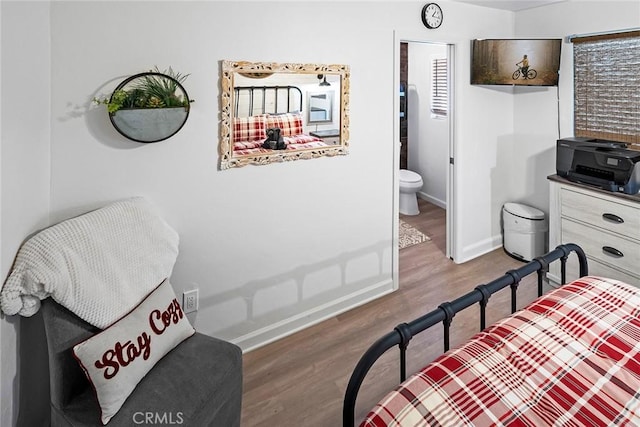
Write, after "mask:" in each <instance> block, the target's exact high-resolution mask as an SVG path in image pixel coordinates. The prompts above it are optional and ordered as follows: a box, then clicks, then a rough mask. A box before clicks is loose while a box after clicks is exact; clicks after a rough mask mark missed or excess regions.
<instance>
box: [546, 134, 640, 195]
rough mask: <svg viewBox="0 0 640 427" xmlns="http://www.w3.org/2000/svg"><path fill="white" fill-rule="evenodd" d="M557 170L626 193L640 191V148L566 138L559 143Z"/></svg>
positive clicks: (567, 175)
mask: <svg viewBox="0 0 640 427" xmlns="http://www.w3.org/2000/svg"><path fill="white" fill-rule="evenodd" d="M556 172H557V173H558V175H559V176H562V177H564V178H567V179H568V180H570V181H573V182H579V183H582V184H590V185H594V186H596V187H599V188H602V189H605V190H608V191H615V192H620V193H625V194H636V193H638V192H639V191H640V151H637V150H629V149H627V145H626V144H625V143H624V142H615V141H605V140H600V139H590V138H563V139H559V140H558V142H557V146H556Z"/></svg>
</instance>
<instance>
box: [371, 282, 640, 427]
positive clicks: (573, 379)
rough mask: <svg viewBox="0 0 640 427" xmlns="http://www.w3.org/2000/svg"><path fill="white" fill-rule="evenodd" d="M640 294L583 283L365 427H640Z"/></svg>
mask: <svg viewBox="0 0 640 427" xmlns="http://www.w3.org/2000/svg"><path fill="white" fill-rule="evenodd" d="M639 316H640V289H638V288H636V287H633V286H630V285H626V284H624V283H620V282H617V281H614V280H610V279H600V278H595V277H585V278H582V279H578V280H576V281H575V282H572V283H570V284H567V285H564V286H563V287H561V288H560V289H556V290H553V291H552V292H550V293H549V294H547V295H545V296H543V297H542V298H539V299H538V300H536V301H535V302H533V303H532V304H530V305H529V306H528V307H526V308H525V309H523V310H521V311H519V312H517V313H515V314H514V315H512V316H511V317H508V318H506V319H504V320H501V321H500V322H498V323H496V324H494V325H492V326H490V327H489V328H487V329H485V331H483V332H481V333H479V334H477V335H476V336H475V337H473V338H472V339H471V340H470V341H469V342H468V343H467V344H465V345H464V346H462V347H460V348H458V349H455V350H452V351H450V352H448V353H445V354H444V355H442V356H440V357H439V358H438V359H436V360H435V361H434V362H433V363H431V364H429V365H428V366H427V367H425V368H424V369H423V370H422V371H421V372H419V373H417V374H415V375H413V376H412V377H410V378H408V379H407V381H405V382H404V383H403V384H402V385H401V386H399V387H398V388H397V389H396V390H395V391H393V392H391V393H390V394H388V395H387V396H386V397H385V398H384V399H383V400H382V401H380V403H378V405H376V407H375V408H374V409H373V410H372V411H371V412H370V413H369V414H368V415H367V417H366V419H365V420H364V421H363V423H362V426H366V427H374V426H375V427H380V426H402V427H407V426H425V425H433V426H460V425H475V426H493V425H508V426H545V425H558V426H605V425H630V426H638V425H640V317H639Z"/></svg>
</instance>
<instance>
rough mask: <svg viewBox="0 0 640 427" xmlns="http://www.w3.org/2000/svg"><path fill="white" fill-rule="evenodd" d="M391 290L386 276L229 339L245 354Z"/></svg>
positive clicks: (392, 288)
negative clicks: (374, 282) (364, 286)
mask: <svg viewBox="0 0 640 427" xmlns="http://www.w3.org/2000/svg"><path fill="white" fill-rule="evenodd" d="M394 290H395V288H394V285H393V280H392V279H388V280H385V281H383V282H379V283H376V284H374V285H372V286H369V287H367V288H364V289H360V290H358V291H356V292H353V293H351V294H349V295H345V296H344V297H341V298H338V299H336V300H334V301H330V302H328V303H326V304H323V305H320V306H318V307H315V308H313V309H310V310H307V311H305V312H302V313H300V314H297V315H295V316H292V317H289V318H287V319H283V320H281V321H279V322H277V323H274V324H271V325H268V326H265V327H263V328H260V329H258V330H255V331H253V332H250V333H248V334H245V335H243V336H241V337H238V338H236V339H234V340H231V341H232V342H233V343H234V344H236V345H238V346H239V347H240V348H242V351H243V352H245V353H246V352H249V351H251V350H255V349H257V348H259V347H262V346H264V345H267V344H269V343H271V342H274V341H276V340H279V339H281V338H284V337H286V336H288V335H291V334H294V333H296V332H298V331H300V330H302V329H305V328H308V327H310V326H313V325H315V324H317V323H320V322H322V321H324V320H327V319H330V318H332V317H335V316H337V315H339V314H341V313H344V312H345V311H348V310H351V309H353V308H356V307H358V306H361V305H363V304H366V303H368V302H370V301H373V300H375V299H377V298H380V297H382V296H384V295H387V294H389V293H391V292H393V291H394Z"/></svg>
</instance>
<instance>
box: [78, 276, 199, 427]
mask: <svg viewBox="0 0 640 427" xmlns="http://www.w3.org/2000/svg"><path fill="white" fill-rule="evenodd" d="M194 333H195V329H193V327H192V326H191V324H190V323H189V319H187V316H185V314H184V312H183V311H182V307H180V304H179V303H178V300H177V298H176V295H175V293H174V291H173V288H172V287H171V284H170V283H169V280H168V279H165V280H164V281H163V282H162V283H161V284H160V285H158V287H157V288H156V289H155V290H153V291H152V292H151V293H150V294H149V295H147V297H146V298H145V299H144V300H143V301H142V302H141V303H140V304H138V306H137V307H136V308H134V309H133V310H132V311H131V312H130V313H129V314H127V315H126V316H124V317H123V318H121V319H120V320H118V321H116V322H115V323H113V324H112V325H111V326H109V327H108V328H107V329H105V330H104V331H101V332H99V333H97V334H96V335H94V336H92V337H91V338H89V339H87V340H85V341H83V342H81V343H79V344H77V345H75V346H74V347H73V354H74V356H75V358H76V359H77V360H78V362H80V366H81V367H82V369H83V370H84V372H85V374H86V375H87V378H89V382H90V383H91V385H92V386H93V388H94V390H95V392H96V396H97V397H98V403H99V404H100V410H101V413H102V416H101V420H102V424H107V423H108V422H109V420H110V419H111V417H113V416H114V415H115V414H116V413H117V412H118V411H119V410H120V408H121V407H122V405H123V404H124V402H125V400H127V398H128V397H129V395H130V394H131V392H132V391H133V389H134V388H135V387H136V386H137V385H138V382H139V381H140V380H141V379H142V378H144V376H145V375H146V374H147V372H149V371H150V370H151V369H152V368H153V367H154V365H155V364H156V363H157V362H158V361H159V360H160V359H162V357H164V355H165V354H167V353H168V352H169V351H171V350H172V349H173V348H174V347H175V346H177V345H178V344H180V343H181V342H182V341H184V340H185V339H186V338H188V337H190V336H191V335H193V334H194Z"/></svg>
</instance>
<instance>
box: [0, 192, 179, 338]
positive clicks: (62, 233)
mask: <svg viewBox="0 0 640 427" xmlns="http://www.w3.org/2000/svg"><path fill="white" fill-rule="evenodd" d="M177 256H178V234H177V233H176V232H175V230H173V229H172V228H171V227H170V226H169V225H168V224H167V223H166V222H165V221H164V220H163V219H162V218H161V217H160V216H159V215H158V214H157V213H156V212H155V208H154V206H153V205H151V204H150V203H149V202H148V201H146V200H145V199H144V198H141V197H135V198H131V199H126V200H121V201H117V202H115V203H112V204H110V205H108V206H105V207H103V208H100V209H97V210H95V211H92V212H89V213H86V214H84V215H81V216H78V217H75V218H72V219H69V220H66V221H63V222H61V223H59V224H56V225H54V226H51V227H49V228H47V229H44V230H42V231H40V232H39V233H37V234H36V235H34V236H33V237H31V238H30V239H29V240H27V241H26V242H25V243H24V244H23V245H22V247H21V248H20V250H19V251H18V254H17V256H16V260H15V263H14V265H13V268H12V270H11V272H10V274H9V276H8V277H7V280H6V281H5V283H4V286H3V287H2V291H1V292H0V308H2V311H3V312H4V313H5V314H8V315H13V314H20V315H22V316H31V315H33V314H35V313H36V312H37V311H38V309H39V308H40V300H42V299H45V298H46V297H48V296H51V297H53V299H54V300H56V301H57V302H58V303H60V304H61V305H62V306H64V307H66V308H68V309H69V310H71V311H72V312H73V313H75V314H76V315H77V316H78V317H80V318H81V319H83V320H85V321H86V322H88V323H90V324H92V325H94V326H97V327H98V328H101V329H104V328H105V327H107V326H109V325H111V324H112V323H113V322H115V321H116V320H118V319H119V318H121V317H122V316H124V315H125V314H127V313H128V312H129V311H131V309H132V308H134V307H135V306H136V305H137V304H138V303H139V302H140V301H141V300H142V299H143V298H144V297H145V296H146V295H147V294H148V293H149V292H150V291H151V290H153V289H154V288H155V287H156V286H157V285H158V284H160V282H162V281H163V280H164V279H165V278H166V277H169V276H170V275H171V271H172V269H173V265H174V264H175V260H176V258H177Z"/></svg>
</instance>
